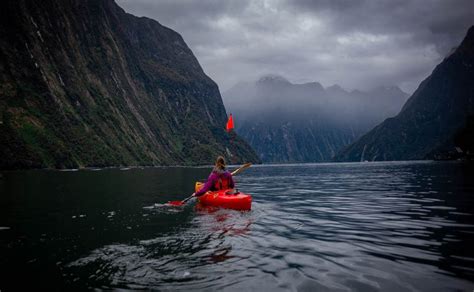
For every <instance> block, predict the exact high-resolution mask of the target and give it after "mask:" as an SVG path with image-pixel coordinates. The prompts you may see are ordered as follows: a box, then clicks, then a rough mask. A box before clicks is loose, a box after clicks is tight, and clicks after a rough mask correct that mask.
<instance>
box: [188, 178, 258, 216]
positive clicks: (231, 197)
mask: <svg viewBox="0 0 474 292" xmlns="http://www.w3.org/2000/svg"><path fill="white" fill-rule="evenodd" d="M201 187H202V183H201V182H196V186H195V190H196V191H199V189H200V188H201ZM198 201H199V202H200V203H201V204H202V205H204V206H212V207H220V208H225V209H233V210H239V211H246V210H250V209H251V207H252V196H251V195H247V194H244V193H241V192H235V191H234V190H231V189H229V190H220V191H215V192H207V193H205V194H204V195H202V196H200V197H199V198H198Z"/></svg>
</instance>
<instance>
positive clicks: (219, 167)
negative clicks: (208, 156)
mask: <svg viewBox="0 0 474 292" xmlns="http://www.w3.org/2000/svg"><path fill="white" fill-rule="evenodd" d="M214 171H216V172H222V171H225V159H224V157H223V156H218V157H217V159H216V164H215V166H214Z"/></svg>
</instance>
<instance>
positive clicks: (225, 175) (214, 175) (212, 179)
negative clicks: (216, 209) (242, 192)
mask: <svg viewBox="0 0 474 292" xmlns="http://www.w3.org/2000/svg"><path fill="white" fill-rule="evenodd" d="M219 178H220V179H221V180H222V181H223V182H224V181H225V180H227V185H228V186H229V188H231V189H233V188H234V186H235V185H234V179H233V178H232V174H230V172H228V171H215V170H213V171H212V172H211V174H210V175H209V177H208V178H207V181H206V183H205V184H204V186H203V187H202V188H201V189H200V190H199V191H198V192H196V196H197V197H199V196H202V195H204V194H205V193H206V192H208V191H217V189H216V188H215V185H216V184H217V183H218V182H219ZM224 183H225V182H224Z"/></svg>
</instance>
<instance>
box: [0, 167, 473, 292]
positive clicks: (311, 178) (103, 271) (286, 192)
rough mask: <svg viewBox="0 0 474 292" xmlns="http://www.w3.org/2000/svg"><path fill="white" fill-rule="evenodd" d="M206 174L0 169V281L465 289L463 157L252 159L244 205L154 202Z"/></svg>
mask: <svg viewBox="0 0 474 292" xmlns="http://www.w3.org/2000/svg"><path fill="white" fill-rule="evenodd" d="M207 172H208V170H207V169H186V168H178V169H171V170H167V169H144V170H136V169H130V170H127V171H120V170H116V171H114V170H102V171H99V172H92V171H91V172H83V171H78V172H63V173H59V172H39V173H35V174H34V175H32V174H31V173H30V172H27V173H9V174H6V179H5V181H4V182H3V183H2V184H0V190H1V191H2V192H3V193H5V190H6V191H8V192H7V193H6V194H7V195H6V196H2V197H1V198H0V200H2V201H1V202H2V205H1V206H2V207H1V208H2V209H1V210H0V211H2V212H1V213H0V220H1V221H0V226H2V228H3V229H0V240H1V241H0V243H1V244H2V249H0V250H2V251H0V259H2V262H3V263H6V265H8V266H9V267H10V271H6V272H5V273H3V275H6V277H5V279H7V277H8V276H9V275H12V274H14V273H18V272H19V271H23V273H25V272H24V271H25V267H28V269H26V271H27V272H26V274H27V275H30V276H32V277H33V278H34V277H35V275H36V277H41V278H46V279H50V280H51V281H52V283H56V284H57V285H59V286H62V287H65V288H77V289H85V288H90V289H92V288H127V289H158V290H167V289H173V290H189V289H193V290H196V289H211V290H220V289H231V290H249V289H253V290H275V291H279V290H281V291H288V290H297V291H300V290H301V291H304V290H335V291H338V290H341V291H347V290H356V291H373V290H377V291H379V290H383V291H415V290H423V291H428V290H443V291H444V290H469V289H472V287H473V286H474V283H473V281H472V279H473V278H474V251H473V250H472V246H474V220H473V218H474V217H473V215H474V182H473V181H472V180H471V178H472V177H474V176H473V174H474V173H473V171H472V167H471V166H466V165H464V164H460V163H433V162H406V163H405V162H399V163H366V164H314V165H274V166H257V167H253V168H251V169H249V170H247V172H245V173H243V174H242V175H241V176H239V177H236V179H237V183H238V186H239V189H241V190H245V192H248V193H251V194H252V195H253V202H254V203H253V206H252V211H250V212H238V211H233V210H222V209H209V208H205V207H203V206H200V205H199V204H197V205H196V204H190V205H187V206H185V207H183V208H174V207H171V208H170V207H169V206H167V205H166V204H164V203H165V202H167V201H170V200H176V199H181V198H183V197H185V195H183V194H188V193H190V192H192V182H193V181H195V180H196V179H200V178H202V177H204V176H205V175H207ZM170 173H171V174H173V175H174V176H173V177H174V179H170V178H171V176H169V174H170ZM39 178H41V179H39ZM24 182H28V183H27V184H26V185H25V184H24ZM102 182H104V183H102ZM91 186H94V187H91ZM188 188H189V189H188ZM38 194H41V197H39V196H38ZM39 198H41V199H39ZM5 206H7V207H5ZM39 206H40V207H39ZM5 214H7V215H5ZM81 215H84V216H83V217H81ZM73 216H76V217H75V218H73ZM5 228H8V229H5ZM31 261H33V262H31ZM44 267H48V268H47V269H45V268H44ZM42 270H45V271H42ZM47 271H56V272H55V274H56V275H57V276H56V277H52V276H51V273H50V272H47ZM4 283H5V282H4ZM7 283H10V282H7ZM12 285H13V284H12ZM16 285H18V284H16ZM15 287H16V286H15ZM0 288H1V287H0Z"/></svg>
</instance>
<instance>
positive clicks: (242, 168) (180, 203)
mask: <svg viewBox="0 0 474 292" xmlns="http://www.w3.org/2000/svg"><path fill="white" fill-rule="evenodd" d="M250 166H252V163H250V162H248V163H245V164H244V165H242V166H241V167H239V168H237V169H236V170H234V171H233V172H231V174H232V176H234V175H236V174H239V173H241V172H242V171H243V170H244V169H246V168H249V167H250ZM193 197H194V193H193V194H192V195H191V196H189V197H187V198H186V199H184V200H182V201H170V202H168V205H172V206H182V205H184V204H185V203H186V202H187V201H189V200H191V199H192V198H193Z"/></svg>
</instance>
